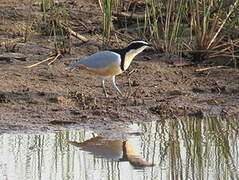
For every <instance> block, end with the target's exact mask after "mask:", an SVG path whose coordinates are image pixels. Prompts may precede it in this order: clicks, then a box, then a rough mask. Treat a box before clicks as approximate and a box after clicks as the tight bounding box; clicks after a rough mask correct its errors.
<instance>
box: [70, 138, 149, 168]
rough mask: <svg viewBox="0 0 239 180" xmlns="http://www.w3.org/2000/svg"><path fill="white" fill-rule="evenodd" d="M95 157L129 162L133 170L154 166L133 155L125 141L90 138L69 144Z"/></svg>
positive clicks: (130, 147) (130, 146)
mask: <svg viewBox="0 0 239 180" xmlns="http://www.w3.org/2000/svg"><path fill="white" fill-rule="evenodd" d="M69 143H71V144H72V145H74V146H76V147H80V148H81V149H82V150H84V151H87V152H90V153H92V154H93V155H95V156H96V157H101V158H107V159H114V160H117V161H129V162H130V164H131V165H132V166H134V167H135V168H143V167H147V166H154V164H152V163H149V162H147V161H145V160H144V159H143V158H142V157H141V156H139V155H137V154H135V152H134V148H133V146H132V145H131V144H130V143H129V142H127V141H125V140H105V139H103V138H102V137H101V136H97V137H94V138H91V139H89V140H87V141H84V142H81V143H79V142H75V141H74V142H72V141H71V142H69Z"/></svg>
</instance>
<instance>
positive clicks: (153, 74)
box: [0, 1, 239, 132]
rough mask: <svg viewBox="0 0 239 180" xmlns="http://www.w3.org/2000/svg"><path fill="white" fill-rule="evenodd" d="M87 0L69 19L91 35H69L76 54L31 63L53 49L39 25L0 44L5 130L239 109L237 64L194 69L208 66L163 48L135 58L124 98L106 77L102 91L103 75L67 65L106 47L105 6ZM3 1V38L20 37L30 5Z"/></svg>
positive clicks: (0, 112)
mask: <svg viewBox="0 0 239 180" xmlns="http://www.w3.org/2000/svg"><path fill="white" fill-rule="evenodd" d="M86 2H87V4H86ZM86 2H85V3H83V1H82V3H78V4H77V3H76V4H75V5H74V6H73V5H72V6H71V15H72V14H74V17H75V18H72V17H73V15H72V17H71V18H72V22H73V23H74V24H75V28H74V30H75V31H77V32H79V33H81V34H84V35H85V36H86V37H88V38H89V39H90V40H89V42H87V43H81V42H80V41H79V40H78V39H74V38H72V48H71V54H70V55H65V56H63V57H62V58H61V59H59V60H57V61H56V62H55V63H54V64H52V65H50V66H48V65H47V63H44V64H41V65H39V66H36V67H34V68H30V69H28V68H26V66H28V65H31V64H34V63H36V62H38V61H40V60H43V59H45V58H47V57H48V55H49V54H50V53H51V52H52V51H53V50H54V44H53V42H52V41H50V40H49V39H50V37H49V36H47V35H42V34H40V33H38V32H37V31H35V30H34V29H33V30H32V31H31V34H30V36H29V37H28V40H27V41H26V42H21V43H17V44H15V45H14V47H11V46H9V47H6V46H5V47H4V46H2V47H0V131H1V132H3V131H9V130H35V129H37V130H45V129H51V128H55V127H61V126H65V125H74V126H76V125H86V124H87V125H89V126H94V127H96V126H98V125H102V126H105V127H106V128H107V127H108V128H118V127H120V126H122V124H128V123H131V122H137V121H151V120H163V119H170V118H177V117H181V116H193V117H205V116H231V115H236V116H237V115H238V114H239V71H238V69H235V68H230V67H227V68H220V69H219V68H216V69H209V70H205V71H202V72H197V71H196V70H198V69H201V68H204V67H203V66H198V65H191V66H182V67H177V66H176V65H175V64H178V63H180V62H181V59H179V58H174V59H173V60H172V62H173V63H169V62H168V61H166V59H167V58H166V57H165V56H163V55H162V54H159V53H158V52H156V51H154V50H148V51H145V52H143V53H142V54H140V55H138V56H137V57H136V58H135V60H134V61H133V63H132V65H131V66H130V68H129V69H128V70H127V72H125V73H123V74H121V75H119V76H117V77H116V81H117V84H118V86H119V88H120V89H122V91H123V92H124V94H125V97H120V96H118V94H117V92H116V91H115V90H114V89H113V87H112V85H111V83H110V81H109V83H108V84H107V89H108V92H109V93H110V97H109V98H105V97H104V95H103V92H102V89H101V87H100V79H98V78H97V77H95V76H94V75H92V74H89V73H87V72H85V71H81V70H75V71H72V72H68V71H65V70H64V67H65V63H69V62H71V61H74V60H76V59H80V58H82V57H84V56H87V55H90V54H92V53H94V52H97V51H99V50H100V49H101V43H100V42H101V38H100V32H101V30H100V26H101V23H99V22H100V20H101V16H100V9H99V8H98V6H96V5H95V4H94V3H92V2H90V1H86ZM0 7H2V8H0V16H1V20H0V21H2V23H0V41H1V42H4V41H6V40H9V39H14V38H17V37H22V36H23V34H24V27H25V26H24V24H25V23H24V22H25V20H26V19H27V11H26V10H27V9H28V8H29V7H28V5H27V4H24V3H22V4H21V5H19V4H18V5H17V4H14V3H9V4H8V3H6V4H5V3H4V1H3V2H2V3H0ZM34 8H35V9H34V11H33V12H34V13H35V14H37V13H39V9H40V8H39V6H38V4H36V5H35V6H34ZM34 13H33V14H34ZM77 18H78V19H77ZM78 21H81V23H79V22H78ZM77 22H78V23H77ZM82 24H84V25H82ZM76 27H77V28H76ZM86 27H87V28H88V29H86ZM126 44H127V41H126V40H125V41H123V40H122V39H121V40H120V41H113V43H112V46H114V47H123V46H125V45H126Z"/></svg>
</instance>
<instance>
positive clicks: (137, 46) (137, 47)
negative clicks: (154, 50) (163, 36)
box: [126, 40, 152, 54]
mask: <svg viewBox="0 0 239 180" xmlns="http://www.w3.org/2000/svg"><path fill="white" fill-rule="evenodd" d="M149 47H152V45H151V44H149V43H147V42H145V41H140V40H134V41H132V42H131V43H129V45H128V47H127V48H126V49H127V52H131V53H136V54H138V53H141V52H142V51H143V50H144V49H146V48H149Z"/></svg>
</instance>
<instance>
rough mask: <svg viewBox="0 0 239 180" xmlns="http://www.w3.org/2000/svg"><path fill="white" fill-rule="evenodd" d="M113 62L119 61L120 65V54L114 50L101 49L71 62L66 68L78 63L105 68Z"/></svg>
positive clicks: (94, 67)
mask: <svg viewBox="0 0 239 180" xmlns="http://www.w3.org/2000/svg"><path fill="white" fill-rule="evenodd" d="M113 63H119V65H120V55H119V54H117V53H115V52H112V51H101V52H98V53H95V54H92V55H91V56H88V57H86V58H84V59H81V60H78V61H76V62H75V63H72V64H70V65H69V66H67V67H66V69H72V68H74V67H77V65H83V66H86V67H88V68H92V69H103V68H106V67H107V66H110V65H111V64H113Z"/></svg>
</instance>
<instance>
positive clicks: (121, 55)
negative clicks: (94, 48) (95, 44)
mask: <svg viewBox="0 0 239 180" xmlns="http://www.w3.org/2000/svg"><path fill="white" fill-rule="evenodd" d="M110 51H112V52H115V53H117V54H119V55H120V58H121V62H120V68H121V70H122V71H124V70H125V69H124V63H125V54H126V50H125V49H112V50H110Z"/></svg>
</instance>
